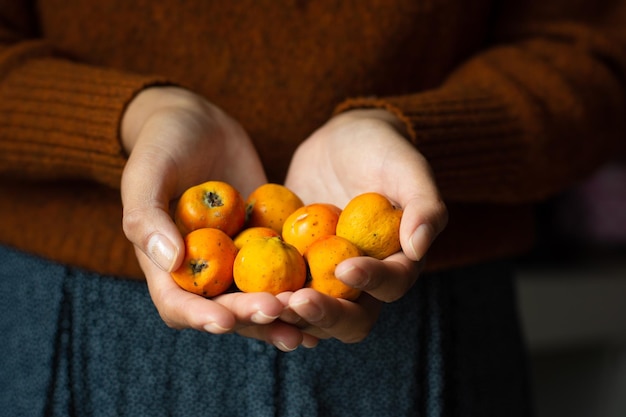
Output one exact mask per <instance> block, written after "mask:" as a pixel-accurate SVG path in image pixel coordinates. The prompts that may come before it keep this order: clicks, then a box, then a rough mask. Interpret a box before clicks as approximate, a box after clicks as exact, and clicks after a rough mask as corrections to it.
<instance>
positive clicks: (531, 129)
mask: <svg viewBox="0 0 626 417" xmlns="http://www.w3.org/2000/svg"><path fill="white" fill-rule="evenodd" d="M493 6H494V2H490V1H486V0H480V1H478V2H473V3H472V7H467V5H466V4H465V3H464V2H462V1H454V0H447V1H430V0H417V1H409V0H394V1H392V2H389V1H384V0H367V1H358V2H335V1H330V0H328V1H315V2H313V1H307V0H298V1H292V0H289V1H287V0H278V1H271V2H265V1H256V0H244V1H238V2H214V1H200V0H193V1H189V2H185V4H184V7H182V5H181V4H180V3H179V2H176V1H171V0H170V1H161V2H153V1H147V0H143V1H135V2H123V1H118V0H113V1H108V2H97V3H95V4H94V3H92V2H88V3H86V2H83V1H79V0H64V1H61V0H43V1H39V2H37V7H36V8H35V7H34V6H31V2H26V1H18V2H16V1H9V0H0V193H2V195H3V198H2V199H0V216H1V218H2V221H1V222H0V241H1V242H3V243H5V244H9V245H11V246H14V247H17V248H20V249H23V250H26V251H29V252H33V253H36V254H39V255H42V256H45V257H47V258H50V259H53V260H57V261H61V262H65V263H69V264H73V265H77V266H81V267H84V268H87V269H90V270H93V271H98V272H102V273H109V274H114V275H123V276H129V277H141V271H140V269H139V268H138V266H137V262H136V260H135V259H134V252H133V250H132V247H131V245H130V244H129V243H128V242H127V241H126V240H125V239H124V236H123V233H122V230H121V221H120V217H121V203H120V198H119V191H118V188H119V182H120V176H121V172H122V170H123V167H124V163H125V161H126V155H124V153H123V151H122V148H121V146H120V141H119V127H120V120H121V118H122V115H123V112H124V109H125V107H126V105H127V104H128V103H129V102H130V101H131V100H132V98H133V97H134V96H135V95H136V94H137V92H139V91H141V90H142V89H143V88H146V87H147V86H150V85H160V84H169V83H173V84H178V85H183V86H186V87H188V88H190V89H191V90H193V91H195V92H197V93H199V94H202V95H204V96H205V97H207V98H208V99H209V100H210V101H212V102H214V103H215V104H217V105H218V106H220V107H222V108H223V109H225V110H226V111H227V112H228V113H230V114H231V115H232V116H234V117H235V118H236V119H237V120H239V121H241V123H242V124H243V126H244V127H245V128H246V130H247V131H248V132H249V133H250V135H251V137H252V139H253V141H254V142H255V145H256V147H257V149H258V151H259V153H260V155H261V158H262V160H263V163H264V165H265V167H266V169H267V170H268V175H269V178H270V180H272V181H275V182H282V180H283V179H284V175H285V172H286V169H287V166H288V163H289V160H290V155H291V154H292V152H293V151H294V149H295V148H296V147H297V145H298V144H299V143H300V142H301V141H302V140H304V139H306V137H307V136H308V135H309V134H311V133H312V132H313V131H314V129H315V128H316V127H318V126H319V125H321V124H322V123H324V121H326V120H327V119H328V118H329V117H330V116H331V115H332V114H333V112H339V111H345V110H347V109H351V108H361V107H383V108H387V109H390V110H391V111H394V112H395V113H396V114H397V115H398V116H399V117H400V118H401V119H402V120H404V121H405V122H406V123H407V127H408V128H409V130H410V131H411V132H412V134H413V137H412V140H413V142H414V143H415V145H416V146H417V147H418V148H419V149H420V151H421V152H423V153H424V155H425V156H426V157H427V158H428V160H429V161H430V162H431V164H432V167H433V170H434V173H435V176H436V180H437V182H438V185H439V187H440V189H441V191H442V193H443V196H444V198H445V200H446V202H447V204H448V205H449V208H450V215H451V216H450V223H449V227H448V229H447V230H446V232H445V233H444V234H443V235H442V236H441V237H440V239H439V240H438V241H437V242H436V244H435V246H434V247H433V249H432V252H431V253H430V255H429V261H428V264H427V267H428V268H430V269H439V268H447V267H452V266H455V265H457V266H458V265H465V264H468V263H473V262H478V261H481V260H488V259H493V258H497V257H501V256H509V255H514V254H518V253H520V252H521V251H524V250H526V249H527V248H528V247H529V246H530V245H531V244H532V229H533V223H532V211H531V205H532V203H534V202H536V201H538V200H540V199H542V198H545V197H547V196H550V195H552V194H553V193H555V192H558V191H559V190H562V189H563V188H564V187H567V186H569V185H570V184H572V183H573V182H575V181H577V180H579V179H581V178H582V177H583V176H585V175H587V174H589V173H590V172H591V171H592V170H593V169H595V168H596V167H597V166H598V164H600V163H601V162H602V161H604V160H605V159H606V158H607V157H609V156H610V155H612V154H613V153H614V152H615V151H616V150H618V149H619V147H620V146H621V145H620V144H621V143H622V142H623V141H624V119H625V118H624V114H626V107H625V99H624V80H625V77H624V75H625V74H626V46H625V45H626V33H625V32H626V25H624V22H625V21H626V6H625V5H624V1H618V0H609V1H606V2H604V3H603V5H602V6H601V7H600V6H596V3H593V2H582V1H579V2H571V1H564V0H550V1H544V0H541V1H539V0H536V1H528V2H519V4H518V3H517V2H500V4H499V5H498V7H496V8H494V7H493Z"/></svg>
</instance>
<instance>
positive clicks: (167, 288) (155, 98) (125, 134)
mask: <svg viewBox="0 0 626 417" xmlns="http://www.w3.org/2000/svg"><path fill="white" fill-rule="evenodd" d="M121 136H122V143H123V146H124V148H125V150H126V151H127V152H128V154H129V155H130V156H129V159H128V163H127V164H126V167H125V169H124V173H123V176H122V184H121V194H122V202H123V205H124V212H123V228H124V232H125V234H126V236H127V238H128V239H129V240H130V241H131V242H132V243H133V244H134V245H135V251H136V254H137V257H138V260H139V263H140V265H141V268H142V270H143V272H144V273H145V276H146V280H147V283H148V288H149V291H150V296H151V297H152V300H153V302H154V304H155V306H156V308H157V310H158V311H159V314H160V315H161V317H162V318H163V320H164V321H165V323H166V324H167V325H168V326H170V327H173V328H179V329H180V328H194V329H198V330H202V331H208V332H210V333H226V332H231V331H237V330H238V329H241V328H244V327H249V326H255V327H258V329H256V330H255V331H254V332H252V333H253V334H255V337H256V338H258V339H262V340H265V341H267V342H269V343H272V344H274V345H276V346H278V347H279V348H280V349H282V350H291V349H294V348H296V347H297V346H298V345H300V344H301V343H302V342H303V337H304V336H303V335H302V333H301V332H300V331H299V330H298V329H296V328H295V327H293V326H290V325H287V324H285V323H282V322H280V321H277V320H276V318H277V317H278V316H279V315H280V314H281V313H282V311H283V308H284V304H283V302H281V301H280V300H279V298H277V297H274V296H271V295H269V294H267V293H257V294H243V293H235V294H225V295H222V296H220V297H218V298H217V299H216V300H218V301H215V300H208V299H206V298H203V297H201V296H198V295H195V294H191V293H189V292H187V291H184V290H182V289H181V288H180V287H178V285H177V284H176V283H175V282H174V280H173V279H172V278H171V276H170V273H169V272H170V271H172V270H174V269H175V268H177V267H178V266H179V265H180V264H181V262H182V259H183V256H184V242H183V239H182V236H181V235H180V232H179V231H178V229H177V227H176V226H175V224H174V222H173V220H172V216H171V205H172V202H173V201H175V200H176V199H177V198H178V197H179V196H180V195H181V194H182V192H183V191H184V190H185V189H187V188H189V187H190V186H193V185H196V184H199V183H201V182H204V181H208V180H220V181H225V182H228V183H230V184H231V185H233V186H235V188H237V189H238V190H239V191H240V192H241V193H242V195H244V196H246V195H248V194H249V193H250V192H252V190H254V189H255V188H256V187H258V186H259V185H261V184H262V183H265V182H266V177H265V173H264V171H263V166H262V164H261V162H260V160H259V157H258V155H257V153H256V150H255V149H254V146H253V144H252V142H251V140H250V139H249V137H248V135H247V134H246V132H245V131H244V129H243V128H242V127H241V126H240V125H239V123H237V122H236V121H235V120H233V119H232V118H231V117H229V116H228V115H226V114H225V113H224V112H223V111H221V110H220V109H219V108H217V107H216V106H214V105H213V104H211V103H209V102H208V101H207V100H205V99H203V98H202V97H200V96H198V95H196V94H194V93H192V92H190V91H188V90H185V89H182V88H178V87H151V88H148V89H146V90H144V91H142V92H140V93H139V94H138V95H137V96H136V97H135V98H134V99H133V100H132V101H131V103H130V104H129V106H128V108H127V110H126V112H125V114H124V117H123V120H122V130H121ZM257 325H258V326H257ZM305 344H306V341H305Z"/></svg>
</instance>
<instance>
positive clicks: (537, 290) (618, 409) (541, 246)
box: [517, 160, 626, 417]
mask: <svg viewBox="0 0 626 417" xmlns="http://www.w3.org/2000/svg"><path fill="white" fill-rule="evenodd" d="M537 215H538V218H539V228H538V230H537V233H538V238H539V240H538V244H537V246H536V248H535V249H534V250H533V252H532V253H530V254H528V256H526V257H524V258H523V259H520V261H519V264H518V273H517V278H518V289H519V304H520V312H521V316H522V317H521V319H522V323H523V328H524V332H525V336H526V341H527V344H528V348H529V351H530V359H531V370H532V382H533V395H534V402H535V410H536V417H554V416H568V417H624V416H626V160H619V161H615V162H612V163H610V164H607V165H606V166H604V167H603V168H602V169H600V170H599V171H598V172H596V173H595V174H594V175H592V176H591V177H590V178H588V179H587V180H585V181H584V182H582V183H580V184H577V185H576V186H574V187H572V188H571V189H569V190H567V191H566V192H564V193H562V194H561V195H558V196H556V197H555V198H553V199H551V200H550V201H548V202H547V203H545V204H543V205H541V206H540V207H539V208H538V213H537Z"/></svg>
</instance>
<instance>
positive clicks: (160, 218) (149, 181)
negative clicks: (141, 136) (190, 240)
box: [121, 143, 184, 272]
mask: <svg viewBox="0 0 626 417" xmlns="http://www.w3.org/2000/svg"><path fill="white" fill-rule="evenodd" d="M141 147H142V144H140V143H138V144H137V146H136V148H135V152H134V153H133V155H131V157H130V158H129V160H128V162H127V164H126V167H125V169H124V174H123V176H122V184H121V195H122V203H123V207H124V209H123V217H122V227H123V229H124V233H125V234H126V237H127V238H128V239H129V240H130V241H131V242H132V243H133V244H134V245H135V246H136V247H137V248H139V249H140V250H141V251H142V252H143V253H144V254H146V255H147V256H148V257H149V258H150V259H151V260H152V262H154V263H155V264H156V265H157V266H158V267H159V268H160V269H161V270H163V271H168V272H169V271H172V270H174V269H176V268H177V267H178V265H180V263H181V262H182V259H183V257H184V243H183V239H182V237H181V235H180V232H179V231H178V229H177V228H176V225H175V224H174V222H173V221H172V218H171V216H170V212H169V201H170V198H171V196H172V195H173V188H174V186H175V185H174V184H173V180H172V179H171V178H173V177H174V175H171V172H172V171H173V169H174V168H172V167H171V166H170V163H169V162H168V158H167V157H166V156H165V155H166V154H165V153H164V152H157V151H156V150H152V151H144V150H143V149H141Z"/></svg>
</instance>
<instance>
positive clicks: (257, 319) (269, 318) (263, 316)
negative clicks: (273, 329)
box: [251, 310, 278, 324]
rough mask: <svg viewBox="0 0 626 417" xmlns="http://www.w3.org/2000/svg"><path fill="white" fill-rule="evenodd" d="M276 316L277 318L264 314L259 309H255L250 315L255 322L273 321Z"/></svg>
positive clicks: (266, 322) (265, 322)
mask: <svg viewBox="0 0 626 417" xmlns="http://www.w3.org/2000/svg"><path fill="white" fill-rule="evenodd" d="M277 318H278V316H270V315H268V314H265V313H264V312H262V311H261V310H259V311H257V312H256V313H254V314H253V315H252V318H251V319H252V321H253V322H254V323H256V324H268V323H271V322H273V321H274V320H276V319H277Z"/></svg>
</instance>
